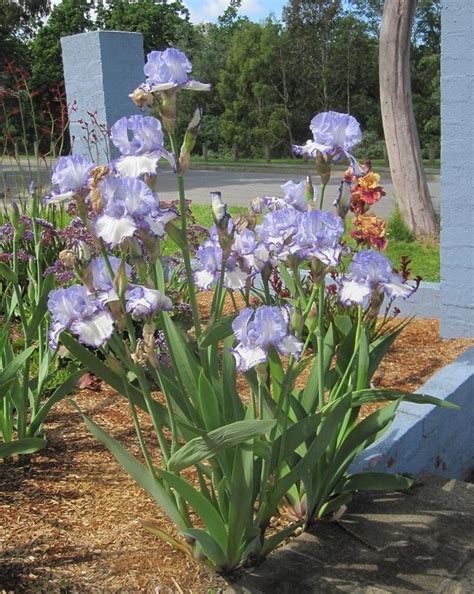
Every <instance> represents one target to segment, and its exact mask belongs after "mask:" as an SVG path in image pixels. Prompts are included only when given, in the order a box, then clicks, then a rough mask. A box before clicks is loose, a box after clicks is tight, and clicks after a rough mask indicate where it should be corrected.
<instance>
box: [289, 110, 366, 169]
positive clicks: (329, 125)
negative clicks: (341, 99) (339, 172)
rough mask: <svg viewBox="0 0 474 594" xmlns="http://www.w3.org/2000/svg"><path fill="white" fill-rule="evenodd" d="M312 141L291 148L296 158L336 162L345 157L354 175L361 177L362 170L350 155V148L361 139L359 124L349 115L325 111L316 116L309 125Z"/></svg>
mask: <svg viewBox="0 0 474 594" xmlns="http://www.w3.org/2000/svg"><path fill="white" fill-rule="evenodd" d="M310 129H311V132H312V133H313V139H312V140H308V141H307V142H306V144H305V145H303V146H298V145H294V146H293V152H294V153H295V155H297V156H302V155H307V156H309V157H313V158H314V157H317V156H318V155H321V156H322V157H323V159H324V160H326V161H327V160H328V159H330V160H331V161H334V162H336V163H337V162H338V161H340V160H341V159H343V158H344V157H347V159H348V160H349V162H350V164H351V166H352V167H353V169H354V175H362V174H363V172H362V169H361V168H360V166H359V165H358V163H357V161H356V159H355V157H354V156H353V155H352V152H351V151H352V148H353V147H354V146H356V145H357V144H359V142H360V141H361V139H362V133H361V130H360V125H359V122H358V121H357V120H356V119H355V118H354V117H352V116H351V115H348V114H345V113H338V112H337V111H325V112H323V113H319V114H318V115H316V116H315V117H314V118H313V119H312V120H311V124H310Z"/></svg>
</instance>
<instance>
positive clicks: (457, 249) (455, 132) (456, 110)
mask: <svg viewBox="0 0 474 594" xmlns="http://www.w3.org/2000/svg"><path fill="white" fill-rule="evenodd" d="M473 175H474V2H473V1H472V0H444V2H443V6H442V13H441V335H442V336H443V337H445V338H450V337H463V336H464V337H474V182H473Z"/></svg>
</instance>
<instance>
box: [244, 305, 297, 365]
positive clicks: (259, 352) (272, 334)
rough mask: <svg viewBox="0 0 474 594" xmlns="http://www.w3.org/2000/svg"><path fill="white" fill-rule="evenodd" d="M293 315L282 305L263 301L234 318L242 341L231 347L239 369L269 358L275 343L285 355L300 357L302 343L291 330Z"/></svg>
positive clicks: (275, 346)
mask: <svg viewBox="0 0 474 594" xmlns="http://www.w3.org/2000/svg"><path fill="white" fill-rule="evenodd" d="M289 322H290V316H289V313H288V310H287V309H286V308H282V307H276V306H270V305H262V306H260V307H258V308H257V309H256V310H253V309H250V308H246V309H244V310H243V311H241V312H240V314H239V315H238V316H237V317H236V318H235V320H234V321H233V322H232V330H233V331H234V334H235V337H236V338H237V340H238V341H239V344H238V345H237V346H236V347H235V348H234V349H232V354H233V355H234V357H235V360H236V365H237V369H238V371H248V370H249V369H250V368H252V367H255V365H258V364H259V363H264V362H265V361H266V360H267V356H268V349H269V348H270V347H274V348H276V349H277V351H278V352H279V353H280V354H282V355H293V356H294V357H299V355H300V354H301V350H302V348H303V344H302V343H301V342H300V341H299V340H298V339H297V338H296V337H295V336H293V335H292V334H290V332H289Z"/></svg>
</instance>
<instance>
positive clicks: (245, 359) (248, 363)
mask: <svg viewBox="0 0 474 594" xmlns="http://www.w3.org/2000/svg"><path fill="white" fill-rule="evenodd" d="M231 352H232V354H233V355H234V357H235V362H236V365H237V370H238V371H247V370H249V369H251V368H252V367H255V365H258V364H259V363H264V362H265V361H266V360H267V352H266V351H264V350H263V349H262V348H261V347H258V346H255V347H250V346H244V345H242V344H238V345H237V346H236V347H235V349H232V351H231Z"/></svg>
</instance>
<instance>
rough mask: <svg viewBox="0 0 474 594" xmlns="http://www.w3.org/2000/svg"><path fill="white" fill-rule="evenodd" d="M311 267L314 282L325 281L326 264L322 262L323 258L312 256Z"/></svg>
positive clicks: (316, 283) (318, 283) (317, 283)
mask: <svg viewBox="0 0 474 594" xmlns="http://www.w3.org/2000/svg"><path fill="white" fill-rule="evenodd" d="M310 268H311V274H312V276H313V282H314V284H315V285H320V284H321V283H323V282H324V277H325V276H326V266H325V265H324V264H323V263H322V262H321V260H318V258H312V259H311V264H310Z"/></svg>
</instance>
